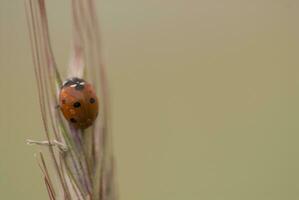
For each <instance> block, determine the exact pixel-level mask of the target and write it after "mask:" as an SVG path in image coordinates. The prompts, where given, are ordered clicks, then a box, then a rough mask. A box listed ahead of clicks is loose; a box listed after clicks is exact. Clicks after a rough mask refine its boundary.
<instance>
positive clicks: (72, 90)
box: [59, 77, 99, 130]
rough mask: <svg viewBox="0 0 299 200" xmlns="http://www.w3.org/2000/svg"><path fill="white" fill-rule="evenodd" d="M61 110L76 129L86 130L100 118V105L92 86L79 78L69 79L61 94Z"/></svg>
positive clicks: (64, 84)
mask: <svg viewBox="0 0 299 200" xmlns="http://www.w3.org/2000/svg"><path fill="white" fill-rule="evenodd" d="M59 108H60V109H61V111H62V113H63V115H64V117H65V118H66V119H67V120H68V121H69V122H70V124H71V125H72V126H73V127H75V128H76V129H82V130H83V129H86V128H88V127H89V126H91V125H92V124H93V122H94V121H95V119H96V118H97V116H98V109H99V103H98V98H97V96H96V93H95V90H94V88H93V87H92V85H91V84H90V83H88V82H86V81H85V80H83V79H81V78H77V77H73V78H70V79H67V80H66V81H65V82H64V83H63V85H62V87H61V90H60V93H59Z"/></svg>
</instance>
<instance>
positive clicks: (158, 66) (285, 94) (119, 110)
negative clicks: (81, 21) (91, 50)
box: [0, 0, 299, 200]
mask: <svg viewBox="0 0 299 200" xmlns="http://www.w3.org/2000/svg"><path fill="white" fill-rule="evenodd" d="M68 3H69V2H68V1H61V0H51V1H50V0H49V1H48V3H47V8H48V14H49V22H50V29H51V37H52V42H53V46H54V50H55V56H56V58H57V61H58V64H59V67H60V68H61V70H62V71H64V70H65V68H66V66H67V63H68V55H69V44H70V8H69V4H68ZM97 6H98V12H99V15H100V21H101V28H102V35H103V37H102V39H103V41H104V50H105V59H106V63H107V65H108V67H109V70H108V73H109V81H110V87H111V92H112V109H113V122H112V124H113V130H114V132H113V137H114V146H115V154H116V157H117V164H118V165H117V170H118V172H117V173H118V180H119V190H120V197H121V200H154V199H155V200H201V199H202V200H295V199H299V145H298V143H299V123H298V122H299V116H298V113H299V106H298V105H299V95H298V94H299V21H298V19H299V12H298V10H299V2H298V1H296V0H247V1H245V0H226V1H223V0H197V1H191V0H187V1H181V0H172V1H170V0H164V1H161V0H151V1H149V0H147V1H145V0H144V1H140V0H126V1H121V0H112V1H111V0H109V1H108V0H107V1H98V2H97ZM0 91H1V102H0V134H1V139H0V199H8V200H17V199H25V200H38V199H39V200H40V199H48V197H47V194H46V190H45V186H44V184H43V182H42V179H41V172H40V170H39V169H38V167H37V164H36V162H35V158H34V156H33V155H34V153H36V152H39V148H38V147H32V146H26V145H25V142H24V141H25V139H27V138H32V139H43V137H44V133H43V128H42V123H41V117H40V111H39V106H38V100H37V88H36V83H35V79H34V72H33V65H32V61H31V52H30V48H29V41H28V34H27V27H26V21H25V14H24V2H23V1H22V0H15V1H11V0H1V1H0Z"/></svg>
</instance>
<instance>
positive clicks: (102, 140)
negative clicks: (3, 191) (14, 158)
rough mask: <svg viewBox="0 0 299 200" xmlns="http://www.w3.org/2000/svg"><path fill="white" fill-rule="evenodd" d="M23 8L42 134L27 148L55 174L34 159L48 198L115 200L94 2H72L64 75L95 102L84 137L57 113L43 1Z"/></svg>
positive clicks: (30, 0)
mask: <svg viewBox="0 0 299 200" xmlns="http://www.w3.org/2000/svg"><path fill="white" fill-rule="evenodd" d="M25 8H26V16H27V22H28V27H29V35H30V41H31V47H32V57H33V64H34V70H35V75H36V81H37V88H38V95H39V103H40V109H41V116H42V121H43V125H44V132H45V134H46V141H40V142H38V141H33V140H28V141H27V142H28V143H29V144H39V145H46V146H47V147H48V149H49V153H50V161H49V162H51V164H50V166H51V167H53V169H54V170H53V171H54V173H50V172H49V170H48V167H49V165H48V164H46V161H45V158H44V155H43V154H42V153H40V156H39V166H40V168H41V170H42V172H43V175H44V181H45V185H46V188H47V191H48V194H49V198H50V199H51V200H58V199H65V200H77V199H78V200H116V198H117V197H116V192H115V183H114V177H115V174H114V169H113V166H114V163H113V162H114V161H113V155H112V150H111V149H112V147H111V133H110V132H111V131H110V127H109V122H110V120H109V98H108V97H109V96H108V90H107V80H106V76H105V67H104V65H103V63H102V58H101V56H100V55H101V49H100V38H99V27H98V21H97V17H96V11H95V5H94V1H93V0H84V1H82V0H71V10H72V19H73V39H72V50H71V56H70V65H69V72H68V75H67V76H66V77H65V78H67V77H74V76H76V77H84V79H86V80H88V81H89V82H91V83H92V84H93V86H94V87H95V89H96V92H97V95H98V96H99V100H100V112H99V116H98V118H97V120H96V121H95V123H94V125H93V126H92V127H91V128H89V129H86V130H84V131H83V130H76V129H74V128H72V127H71V126H70V125H69V123H68V122H67V121H66V120H65V119H64V118H63V116H62V115H61V113H60V111H59V109H57V107H56V106H57V105H58V93H59V89H60V87H61V84H62V79H61V75H60V73H59V71H58V69H57V66H56V63H55V59H54V54H53V51H52V48H51V43H50V35H49V30H48V21H47V14H46V6H45V1H44V0H26V1H25ZM50 171H51V170H50Z"/></svg>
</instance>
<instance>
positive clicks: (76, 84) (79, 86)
mask: <svg viewBox="0 0 299 200" xmlns="http://www.w3.org/2000/svg"><path fill="white" fill-rule="evenodd" d="M84 85H85V81H84V80H83V79H81V78H77V77H73V78H70V79H67V80H66V81H64V82H63V84H62V87H61V88H64V87H73V88H75V89H76V90H83V89H84Z"/></svg>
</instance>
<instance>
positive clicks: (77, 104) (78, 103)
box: [73, 101, 81, 108]
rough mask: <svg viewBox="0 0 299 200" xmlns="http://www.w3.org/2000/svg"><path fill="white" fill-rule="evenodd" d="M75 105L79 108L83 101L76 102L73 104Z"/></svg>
mask: <svg viewBox="0 0 299 200" xmlns="http://www.w3.org/2000/svg"><path fill="white" fill-rule="evenodd" d="M73 106H74V107H75V108H79V107H80V106H81V103H80V102H78V101H77V102H75V103H74V104H73Z"/></svg>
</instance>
